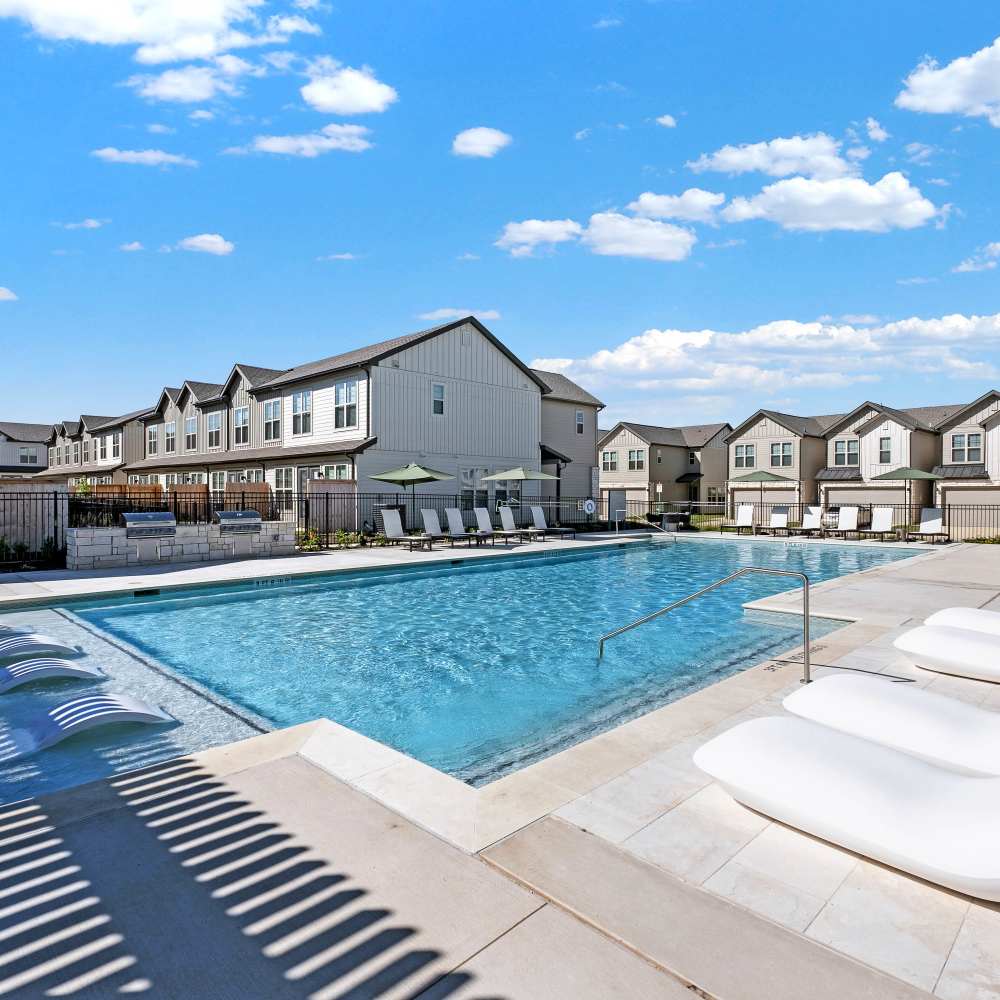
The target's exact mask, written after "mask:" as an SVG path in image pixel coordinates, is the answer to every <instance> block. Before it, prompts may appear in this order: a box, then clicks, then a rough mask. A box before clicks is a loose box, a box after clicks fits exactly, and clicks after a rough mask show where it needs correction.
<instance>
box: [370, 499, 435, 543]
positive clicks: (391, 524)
mask: <svg viewBox="0 0 1000 1000" xmlns="http://www.w3.org/2000/svg"><path fill="white" fill-rule="evenodd" d="M382 527H383V528H384V529H385V538H386V541H387V542H389V543H390V544H392V545H409V547H410V551H411V552H412V551H413V550H414V549H415V548H416V549H423V548H426V549H430V548H431V543H432V539H431V536H430V535H408V534H407V533H406V532H405V531H403V521H402V518H400V516H399V511H398V510H388V509H383V510H382Z"/></svg>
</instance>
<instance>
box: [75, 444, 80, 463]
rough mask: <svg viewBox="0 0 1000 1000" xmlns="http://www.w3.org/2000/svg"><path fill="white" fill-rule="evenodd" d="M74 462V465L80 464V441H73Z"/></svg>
mask: <svg viewBox="0 0 1000 1000" xmlns="http://www.w3.org/2000/svg"><path fill="white" fill-rule="evenodd" d="M73 464H74V465H79V464H80V442H79V441H74V442H73Z"/></svg>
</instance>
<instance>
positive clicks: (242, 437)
mask: <svg viewBox="0 0 1000 1000" xmlns="http://www.w3.org/2000/svg"><path fill="white" fill-rule="evenodd" d="M249 443H250V407H249V406H237V407H236V409H235V410H233V445H234V446H236V447H241V446H242V445H245V444H249Z"/></svg>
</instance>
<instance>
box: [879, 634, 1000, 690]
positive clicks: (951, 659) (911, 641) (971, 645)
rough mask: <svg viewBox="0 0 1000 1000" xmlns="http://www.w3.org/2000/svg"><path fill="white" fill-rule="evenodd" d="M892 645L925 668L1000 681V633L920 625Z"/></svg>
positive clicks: (977, 678) (960, 675) (898, 638)
mask: <svg viewBox="0 0 1000 1000" xmlns="http://www.w3.org/2000/svg"><path fill="white" fill-rule="evenodd" d="M892 644H893V646H895V647H896V649H898V650H899V651H900V652H901V653H905V654H906V656H907V657H908V658H909V659H910V660H911V661H912V662H913V663H914V664H916V666H918V667H923V668H924V669H925V670H934V671H936V672H937V673H939V674H954V675H955V676H956V677H972V678H974V679H975V680H979V681H993V682H994V683H1000V636H997V635H991V634H990V633H988V632H974V631H972V630H971V629H967V628H954V627H953V626H950V625H919V626H918V627H917V628H913V629H910V631H909V632H904V633H903V634H902V635H901V636H898V637H897V638H896V639H894V640H893V643H892Z"/></svg>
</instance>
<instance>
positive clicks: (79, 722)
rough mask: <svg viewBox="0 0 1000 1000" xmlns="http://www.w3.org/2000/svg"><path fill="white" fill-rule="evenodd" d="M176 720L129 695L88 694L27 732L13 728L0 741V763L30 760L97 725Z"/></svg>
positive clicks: (47, 715) (53, 711)
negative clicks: (40, 752) (30, 757)
mask: <svg viewBox="0 0 1000 1000" xmlns="http://www.w3.org/2000/svg"><path fill="white" fill-rule="evenodd" d="M174 721H176V720H175V719H174V718H173V716H170V715H167V713H166V712H164V711H162V710H161V709H159V708H154V707H153V706H152V705H147V704H146V702H144V701H140V700H139V699H138V698H130V697H129V696H128V695H115V694H92V695H87V696H85V697H83V698H74V699H73V700H72V701H67V702H64V703H63V704H62V705H57V706H56V707H55V708H53V709H50V710H49V711H48V712H46V713H45V714H44V715H43V716H41V718H39V719H37V720H36V721H35V722H34V723H32V724H31V725H29V726H27V727H26V728H24V729H12V730H11V731H10V734H9V735H7V736H5V737H2V738H0V760H2V761H5V762H6V761H9V760H14V759H16V758H18V757H27V756H29V755H30V754H33V753H38V751H39V750H44V749H45V748H46V747H50V746H53V745H55V744H56V743H62V741H63V740H65V739H68V738H69V737H70V736H75V735H76V734H77V733H82V732H84V731H85V730H87V729H94V728H96V727H97V726H114V725H119V724H121V723H124V722H139V723H146V724H147V725H162V724H163V723H165V722H174Z"/></svg>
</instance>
